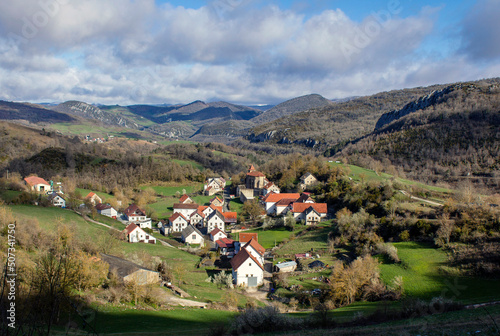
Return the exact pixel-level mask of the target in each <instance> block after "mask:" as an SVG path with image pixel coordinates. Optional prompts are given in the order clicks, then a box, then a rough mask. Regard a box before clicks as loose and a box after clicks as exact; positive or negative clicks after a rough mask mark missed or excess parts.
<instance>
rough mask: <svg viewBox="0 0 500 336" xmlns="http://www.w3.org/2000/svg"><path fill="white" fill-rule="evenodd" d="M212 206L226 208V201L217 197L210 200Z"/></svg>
mask: <svg viewBox="0 0 500 336" xmlns="http://www.w3.org/2000/svg"><path fill="white" fill-rule="evenodd" d="M210 204H211V205H212V204H213V205H214V206H216V207H221V206H224V200H223V199H221V198H219V196H215V197H214V198H212V199H211V200H210Z"/></svg>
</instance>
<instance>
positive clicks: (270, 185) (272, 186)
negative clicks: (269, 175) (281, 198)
mask: <svg viewBox="0 0 500 336" xmlns="http://www.w3.org/2000/svg"><path fill="white" fill-rule="evenodd" d="M280 191H281V189H280V188H279V187H278V186H277V185H276V184H274V183H273V182H268V183H267V184H266V185H265V186H264V188H262V194H263V195H264V196H265V195H267V194H269V193H271V192H273V193H275V194H279V193H280Z"/></svg>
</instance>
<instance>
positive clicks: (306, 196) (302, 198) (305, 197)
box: [297, 193, 314, 203]
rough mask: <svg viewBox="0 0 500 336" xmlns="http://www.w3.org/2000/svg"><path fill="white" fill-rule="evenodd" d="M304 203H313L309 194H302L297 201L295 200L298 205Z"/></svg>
mask: <svg viewBox="0 0 500 336" xmlns="http://www.w3.org/2000/svg"><path fill="white" fill-rule="evenodd" d="M306 201H313V202H314V200H313V199H312V198H311V195H310V194H309V193H302V195H300V197H299V199H298V200H297V202H298V203H305V202H306Z"/></svg>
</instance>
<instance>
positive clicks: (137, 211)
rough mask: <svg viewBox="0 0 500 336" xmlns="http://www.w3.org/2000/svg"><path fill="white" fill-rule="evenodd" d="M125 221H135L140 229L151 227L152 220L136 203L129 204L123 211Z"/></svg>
mask: <svg viewBox="0 0 500 336" xmlns="http://www.w3.org/2000/svg"><path fill="white" fill-rule="evenodd" d="M123 214H124V215H125V217H126V218H127V221H128V222H129V223H136V224H138V225H139V226H140V227H141V228H142V229H145V228H149V229H151V226H152V221H151V218H148V217H147V216H146V211H144V210H142V209H141V208H139V207H138V206H137V205H136V204H131V205H129V206H128V208H127V209H125V211H124V212H123Z"/></svg>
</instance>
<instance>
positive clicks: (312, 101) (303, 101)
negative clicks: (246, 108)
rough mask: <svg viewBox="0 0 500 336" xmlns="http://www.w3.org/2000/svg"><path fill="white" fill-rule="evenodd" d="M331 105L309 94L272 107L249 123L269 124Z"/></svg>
mask: <svg viewBox="0 0 500 336" xmlns="http://www.w3.org/2000/svg"><path fill="white" fill-rule="evenodd" d="M332 104H333V103H332V102H331V101H330V100H328V99H326V98H324V97H322V96H320V95H318V94H309V95H306V96H301V97H297V98H293V99H290V100H287V101H285V102H283V103H281V104H278V105H276V106H274V107H273V108H271V109H269V110H267V111H266V112H264V113H262V114H261V115H259V116H257V117H255V118H253V119H252V120H251V121H252V122H253V123H255V124H261V123H264V122H270V121H273V120H276V119H278V118H281V117H285V116H288V115H291V114H294V113H297V112H302V111H306V110H308V109H311V108H318V107H324V106H329V105H332Z"/></svg>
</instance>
